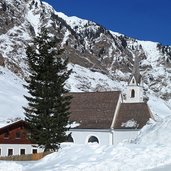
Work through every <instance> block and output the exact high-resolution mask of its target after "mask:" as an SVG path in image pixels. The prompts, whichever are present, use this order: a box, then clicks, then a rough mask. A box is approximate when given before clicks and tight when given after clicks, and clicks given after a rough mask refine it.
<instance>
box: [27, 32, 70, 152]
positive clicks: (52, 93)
mask: <svg viewBox="0 0 171 171" xmlns="http://www.w3.org/2000/svg"><path fill="white" fill-rule="evenodd" d="M57 42H58V43H57ZM58 44H59V40H57V39H56V38H55V37H53V38H52V37H49V36H48V33H47V30H44V31H42V33H40V34H39V35H38V36H37V37H36V38H35V39H34V40H33V42H32V44H31V45H28V47H27V50H26V54H27V58H28V65H29V69H30V75H29V79H27V80H26V81H27V83H28V84H27V85H24V86H25V87H26V88H27V89H28V92H29V94H30V96H25V98H26V99H27V100H28V106H27V107H24V110H25V115H26V122H27V123H28V125H29V126H30V128H31V137H30V139H31V141H32V142H33V143H36V144H38V145H39V146H42V147H44V148H45V150H44V151H48V150H53V151H56V150H57V149H58V148H59V146H60V143H61V142H63V141H65V140H66V131H67V130H68V129H67V128H66V125H67V123H68V117H69V111H68V110H69V105H70V100H71V97H70V96H69V95H67V94H66V93H68V91H67V90H66V89H65V87H64V86H65V81H66V80H67V79H68V78H69V74H70V72H71V71H70V70H69V71H68V70H67V60H63V59H62V58H61V55H62V53H63V50H61V49H59V48H57V47H58V46H57V45H58Z"/></svg>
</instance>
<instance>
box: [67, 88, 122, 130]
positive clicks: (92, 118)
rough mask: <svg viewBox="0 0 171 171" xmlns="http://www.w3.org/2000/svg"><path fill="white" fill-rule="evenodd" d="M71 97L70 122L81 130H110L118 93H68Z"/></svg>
mask: <svg viewBox="0 0 171 171" xmlns="http://www.w3.org/2000/svg"><path fill="white" fill-rule="evenodd" d="M70 95H72V96H73V98H72V100H71V108H70V112H71V115H70V119H69V120H70V121H75V122H76V123H79V124H80V125H79V126H78V127H76V128H81V129H110V127H111V124H112V120H113V117H114V113H115V109H116V105H117V102H118V100H119V95H120V92H119V91H110V92H86V93H70Z"/></svg>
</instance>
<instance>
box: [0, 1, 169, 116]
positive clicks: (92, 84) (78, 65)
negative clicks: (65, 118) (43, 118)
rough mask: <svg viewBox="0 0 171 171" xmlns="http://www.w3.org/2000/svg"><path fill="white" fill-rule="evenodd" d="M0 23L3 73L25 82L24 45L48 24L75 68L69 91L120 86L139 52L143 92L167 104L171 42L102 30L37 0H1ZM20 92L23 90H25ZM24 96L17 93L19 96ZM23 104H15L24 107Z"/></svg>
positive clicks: (0, 65) (68, 86)
mask: <svg viewBox="0 0 171 171" xmlns="http://www.w3.org/2000/svg"><path fill="white" fill-rule="evenodd" d="M0 23H1V25H2V27H1V28H0V69H1V72H2V74H3V75H4V74H6V73H7V72H8V74H7V75H10V73H11V76H12V78H14V80H16V79H18V80H22V81H21V82H22V83H24V82H23V80H24V78H25V77H27V75H28V74H29V69H28V66H27V60H26V54H25V48H26V46H27V44H28V43H29V42H30V41H31V40H32V39H33V38H34V36H35V35H37V34H38V32H39V31H40V30H41V28H43V27H46V28H47V29H48V30H49V32H50V35H55V36H57V37H58V38H60V39H61V47H63V48H64V49H65V55H64V57H65V56H67V57H69V63H70V64H69V68H73V72H72V74H71V77H70V79H69V80H68V82H67V84H66V86H67V88H68V89H69V90H70V91H107V90H122V91H124V88H125V87H126V85H127V81H128V79H129V76H130V74H131V71H132V67H133V62H134V58H135V56H136V55H138V56H139V58H140V71H141V74H142V76H143V80H144V90H145V92H146V95H147V96H155V97H156V98H162V99H164V100H165V102H166V103H167V104H168V105H170V99H171V86H170V82H171V80H170V77H171V46H163V45H161V44H160V43H157V42H151V41H141V40H136V39H133V38H130V37H128V36H126V35H123V34H120V33H115V32H113V31H110V30H106V29H105V28H104V27H103V26H101V25H99V24H96V23H95V22H92V21H88V20H85V19H80V18H78V17H68V16H66V15H64V14H63V13H59V12H56V11H55V10H54V9H53V7H52V6H50V5H49V4H47V3H45V2H41V1H39V0H24V1H21V0H2V2H0ZM7 70H8V71H7ZM13 73H14V74H15V75H16V76H15V77H13ZM4 77H5V78H6V79H8V78H7V77H6V76H4ZM8 77H9V76H8ZM19 82H20V81H19ZM18 86H19V87H21V86H20V85H18ZM7 87H8V86H7ZM10 89H11V88H10ZM21 91H22V93H26V90H23V89H22V90H21ZM22 95H23V94H20V93H19V94H16V95H15V96H17V98H19V99H23V97H21V96H22ZM12 100H13V98H11V101H12ZM1 101H3V99H1ZM25 103H26V102H24V104H21V106H20V105H19V106H20V107H21V108H22V106H23V105H25ZM14 104H15V103H14ZM5 106H6V105H5ZM166 108H167V106H166ZM3 111H5V107H4V110H3ZM7 111H8V110H7ZM10 112H11V111H10ZM5 113H6V112H5ZM12 113H13V112H12ZM19 113H22V111H20V112H19ZM21 116H22V115H21Z"/></svg>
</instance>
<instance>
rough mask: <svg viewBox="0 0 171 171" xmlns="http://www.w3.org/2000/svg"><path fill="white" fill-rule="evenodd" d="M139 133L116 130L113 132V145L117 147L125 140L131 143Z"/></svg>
mask: <svg viewBox="0 0 171 171" xmlns="http://www.w3.org/2000/svg"><path fill="white" fill-rule="evenodd" d="M138 133H139V131H133V130H130V131H129V130H128V131H126V130H118V131H116V130H114V131H113V144H114V145H117V144H118V143H120V142H123V141H124V140H128V141H130V140H131V139H134V138H136V136H137V135H138Z"/></svg>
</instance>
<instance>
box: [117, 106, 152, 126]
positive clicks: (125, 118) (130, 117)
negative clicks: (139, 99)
mask: <svg viewBox="0 0 171 171" xmlns="http://www.w3.org/2000/svg"><path fill="white" fill-rule="evenodd" d="M149 118H151V114H150V110H149V108H148V105H147V104H146V103H121V106H120V109H119V112H118V114H117V116H116V120H115V123H114V129H140V128H142V127H143V126H144V125H145V124H146V123H147V121H148V120H149Z"/></svg>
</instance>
